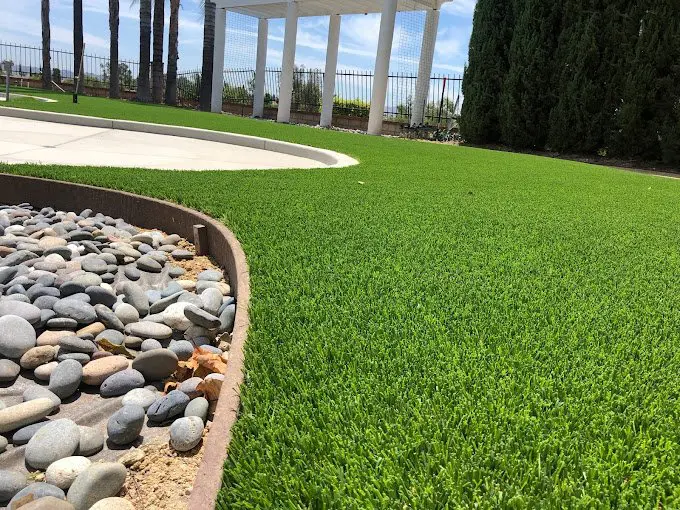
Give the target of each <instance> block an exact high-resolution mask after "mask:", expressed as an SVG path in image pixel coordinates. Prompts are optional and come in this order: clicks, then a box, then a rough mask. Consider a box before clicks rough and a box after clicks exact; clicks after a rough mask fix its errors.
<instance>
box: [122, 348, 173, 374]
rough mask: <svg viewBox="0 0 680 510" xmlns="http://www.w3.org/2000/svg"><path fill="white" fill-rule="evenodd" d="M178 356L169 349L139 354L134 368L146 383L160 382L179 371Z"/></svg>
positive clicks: (133, 365)
mask: <svg viewBox="0 0 680 510" xmlns="http://www.w3.org/2000/svg"><path fill="white" fill-rule="evenodd" d="M178 362H179V360H178V359H177V355H176V354H175V353H174V352H172V351H170V350H168V349H155V350H153V351H148V352H143V353H141V354H139V355H138V356H137V357H136V358H135V359H134V361H133V362H132V368H134V369H135V370H139V372H141V374H142V375H143V376H144V379H145V380H146V381H160V380H161V379H165V378H166V377H169V376H170V375H172V373H173V372H174V371H175V370H177V364H178Z"/></svg>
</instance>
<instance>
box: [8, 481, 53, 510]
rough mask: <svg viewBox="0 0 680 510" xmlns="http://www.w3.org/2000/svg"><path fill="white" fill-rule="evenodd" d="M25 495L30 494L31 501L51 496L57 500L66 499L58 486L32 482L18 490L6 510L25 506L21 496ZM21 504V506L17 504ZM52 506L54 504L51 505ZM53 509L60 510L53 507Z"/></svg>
mask: <svg viewBox="0 0 680 510" xmlns="http://www.w3.org/2000/svg"><path fill="white" fill-rule="evenodd" d="M26 496H31V501H35V500H40V499H43V498H48V497H50V496H51V497H53V498H56V499H59V500H63V499H66V495H65V494H64V491H63V490H61V489H60V488H59V487H56V486H54V485H51V484H49V483H44V482H37V483H32V484H31V485H29V486H28V487H26V488H25V489H22V490H20V491H19V492H18V493H17V494H16V495H15V496H14V497H13V498H12V501H10V502H9V505H7V510H16V509H18V508H25V506H27V505H23V504H22V500H23V498H25V497H26ZM19 505H21V506H19ZM53 508H54V506H53ZM54 510H60V509H58V508H55V509H54Z"/></svg>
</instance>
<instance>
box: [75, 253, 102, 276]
mask: <svg viewBox="0 0 680 510" xmlns="http://www.w3.org/2000/svg"><path fill="white" fill-rule="evenodd" d="M80 267H82V268H83V271H87V272H88V273H95V274H104V273H106V270H107V269H106V268H107V264H106V262H104V261H103V260H102V259H100V258H97V257H86V258H83V260H81V261H80Z"/></svg>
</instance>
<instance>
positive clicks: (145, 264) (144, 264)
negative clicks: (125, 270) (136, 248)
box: [137, 255, 163, 273]
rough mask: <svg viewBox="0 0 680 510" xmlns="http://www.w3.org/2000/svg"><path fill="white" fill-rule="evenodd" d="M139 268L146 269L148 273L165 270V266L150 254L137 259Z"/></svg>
mask: <svg viewBox="0 0 680 510" xmlns="http://www.w3.org/2000/svg"><path fill="white" fill-rule="evenodd" d="M137 269H139V270H140V271H146V272H147V273H160V272H161V271H162V270H163V266H161V265H160V264H159V263H158V262H156V261H155V260H154V259H152V258H151V257H150V256H148V255H142V256H141V257H139V258H138V259H137Z"/></svg>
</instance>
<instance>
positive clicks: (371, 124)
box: [368, 0, 397, 135]
mask: <svg viewBox="0 0 680 510" xmlns="http://www.w3.org/2000/svg"><path fill="white" fill-rule="evenodd" d="M396 17H397V0H384V4H383V9H382V14H381V16H380V34H379V36H378V53H377V55H376V57H375V75H374V77H373V94H372V95H371V110H370V113H369V116H368V134H370V135H379V134H381V133H382V125H383V115H384V113H385V97H386V96H387V79H388V76H389V75H388V73H389V70H390V54H391V53H392V40H393V38H394V23H395V21H396Z"/></svg>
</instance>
